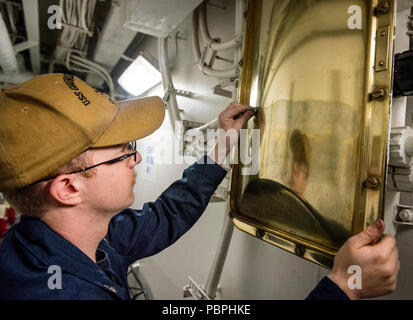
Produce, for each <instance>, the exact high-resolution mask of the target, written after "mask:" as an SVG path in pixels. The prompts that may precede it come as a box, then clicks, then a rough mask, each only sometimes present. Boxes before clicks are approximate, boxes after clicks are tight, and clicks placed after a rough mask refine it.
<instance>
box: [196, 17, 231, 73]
mask: <svg viewBox="0 0 413 320" xmlns="http://www.w3.org/2000/svg"><path fill="white" fill-rule="evenodd" d="M192 50H193V53H194V57H195V61H196V65H197V66H198V68H199V69H201V71H202V72H203V73H204V74H206V75H207V76H212V77H216V78H232V77H236V76H238V65H235V66H233V67H231V68H229V69H223V70H215V69H212V68H210V67H208V66H207V65H206V64H205V63H204V61H203V60H202V57H201V50H200V48H199V11H198V9H195V11H194V13H193V16H192Z"/></svg>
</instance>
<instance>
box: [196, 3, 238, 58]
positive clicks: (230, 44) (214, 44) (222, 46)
mask: <svg viewBox="0 0 413 320" xmlns="http://www.w3.org/2000/svg"><path fill="white" fill-rule="evenodd" d="M207 21H208V20H207V3H206V2H204V3H203V4H202V5H201V6H200V13H199V24H200V30H201V35H202V38H203V39H204V41H205V42H206V43H207V44H208V47H209V48H211V49H212V50H214V51H221V50H226V49H231V48H236V47H238V46H240V45H241V43H242V40H243V38H244V37H243V35H242V34H241V33H240V32H235V37H234V38H232V39H231V40H229V41H227V42H223V43H220V42H219V39H212V38H211V35H210V34H209V30H208V22H207Z"/></svg>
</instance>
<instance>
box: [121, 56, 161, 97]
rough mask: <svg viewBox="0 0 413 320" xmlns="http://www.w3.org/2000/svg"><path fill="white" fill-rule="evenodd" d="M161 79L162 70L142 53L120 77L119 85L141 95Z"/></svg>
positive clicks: (135, 94) (131, 92)
mask: <svg viewBox="0 0 413 320" xmlns="http://www.w3.org/2000/svg"><path fill="white" fill-rule="evenodd" d="M161 81H162V77H161V74H160V72H159V71H158V70H157V69H156V68H155V67H154V66H153V65H152V64H151V63H150V62H149V61H148V60H146V59H145V58H144V57H142V56H141V55H139V56H138V57H137V58H136V60H135V61H133V62H132V63H131V65H130V66H129V67H128V68H127V69H126V70H125V72H124V73H123V74H122V75H121V76H120V78H119V79H118V83H119V85H120V86H121V87H122V88H123V89H124V90H126V91H127V92H128V93H130V94H131V95H133V96H139V95H141V94H142V93H144V92H146V91H148V90H149V89H151V88H153V87H154V86H156V85H157V84H158V83H160V82H161Z"/></svg>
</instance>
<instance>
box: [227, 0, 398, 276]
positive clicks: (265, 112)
mask: <svg viewBox="0 0 413 320" xmlns="http://www.w3.org/2000/svg"><path fill="white" fill-rule="evenodd" d="M394 9H395V4H394V1H381V2H380V5H379V2H378V1H377V0H376V1H373V0H372V1H361V0H358V1H347V0H320V1H316V0H307V1H302V0H277V1H273V0H251V1H249V3H248V19H247V26H246V36H245V40H244V57H243V67H242V75H241V81H240V101H241V103H246V104H250V105H252V106H253V107H258V113H257V115H256V117H255V118H254V120H250V121H249V122H248V125H247V126H248V129H251V130H252V129H258V130H260V137H261V145H260V148H259V152H260V169H259V172H258V174H256V175H254V176H246V175H242V174H241V172H242V170H241V169H242V167H243V166H242V164H239V165H235V166H234V167H233V170H232V175H231V190H230V195H229V197H230V199H229V200H230V201H229V203H230V215H231V217H232V219H233V222H234V224H235V225H236V226H237V227H238V228H239V229H241V230H243V231H245V232H247V233H249V234H251V235H254V236H256V237H258V238H260V239H262V240H264V241H267V242H269V243H272V244H274V245H276V246H278V247H281V248H283V249H285V250H287V251H290V252H292V253H295V254H296V255H298V256H301V257H303V258H305V259H308V260H310V261H313V262H315V263H318V264H320V265H322V266H325V267H328V268H329V267H331V266H332V262H333V258H334V255H335V253H336V252H337V250H338V249H339V247H340V246H341V245H342V244H343V243H344V242H345V241H346V239H348V237H350V236H351V235H353V234H355V233H358V232H360V231H361V230H363V229H364V228H365V227H366V225H367V224H370V223H371V222H373V221H374V220H375V219H376V218H378V217H382V210H383V186H384V183H383V182H384V181H385V168H386V148H387V132H388V124H389V108H390V94H389V92H391V89H390V88H391V75H392V74H391V59H392V51H393V48H392V41H390V39H392V37H393V35H392V32H393V30H394V14H395V10H394ZM376 35H377V37H376ZM249 139H250V140H249V141H248V143H249V144H251V138H249Z"/></svg>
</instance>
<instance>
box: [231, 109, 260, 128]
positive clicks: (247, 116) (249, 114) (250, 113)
mask: <svg viewBox="0 0 413 320" xmlns="http://www.w3.org/2000/svg"><path fill="white" fill-rule="evenodd" d="M254 114H255V112H254V110H247V111H245V112H244V113H243V114H241V116H240V117H239V118H238V119H237V120H235V123H236V124H237V126H239V128H240V129H241V128H242V127H243V126H244V123H245V122H247V121H248V120H249V119H251V118H252V117H253V116H254Z"/></svg>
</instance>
